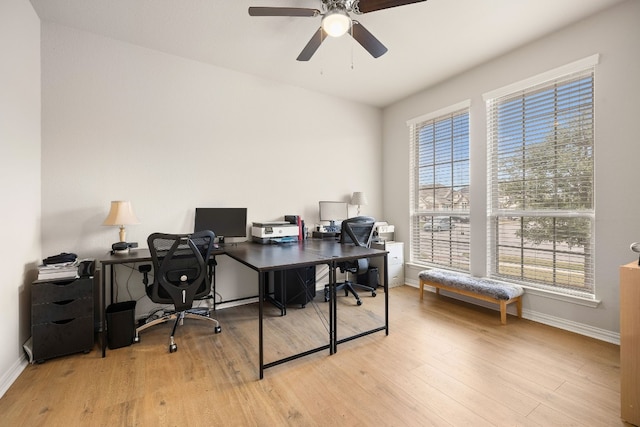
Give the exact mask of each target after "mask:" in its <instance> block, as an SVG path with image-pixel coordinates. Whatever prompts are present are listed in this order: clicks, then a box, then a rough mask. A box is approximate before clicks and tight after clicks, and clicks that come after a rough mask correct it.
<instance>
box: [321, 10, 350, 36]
mask: <svg viewBox="0 0 640 427" xmlns="http://www.w3.org/2000/svg"><path fill="white" fill-rule="evenodd" d="M321 25H322V29H323V30H324V31H325V32H326V33H327V34H329V35H330V36H331V37H340V36H342V35H343V34H345V33H346V32H347V31H348V30H349V26H350V25H351V18H349V15H347V12H346V11H345V10H344V9H341V8H338V7H336V8H335V9H333V10H331V11H329V12H327V14H326V15H325V16H324V18H322V23H321Z"/></svg>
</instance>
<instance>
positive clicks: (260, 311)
mask: <svg viewBox="0 0 640 427" xmlns="http://www.w3.org/2000/svg"><path fill="white" fill-rule="evenodd" d="M265 274H268V273H259V274H258V358H259V359H260V361H259V365H260V379H262V378H264V351H263V350H264V347H263V346H264V342H263V339H262V338H263V337H262V332H263V331H262V316H263V308H264V307H263V306H264V285H265V282H266V280H264V276H265Z"/></svg>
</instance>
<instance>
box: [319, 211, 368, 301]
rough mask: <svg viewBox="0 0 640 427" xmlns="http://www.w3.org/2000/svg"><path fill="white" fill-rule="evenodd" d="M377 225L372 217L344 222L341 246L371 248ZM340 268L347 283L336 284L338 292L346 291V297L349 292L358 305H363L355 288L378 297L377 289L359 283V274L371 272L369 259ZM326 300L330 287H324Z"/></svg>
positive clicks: (344, 264) (361, 217) (347, 263)
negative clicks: (351, 245) (353, 277)
mask: <svg viewBox="0 0 640 427" xmlns="http://www.w3.org/2000/svg"><path fill="white" fill-rule="evenodd" d="M374 225H375V219H373V218H372V217H370V216H356V217H353V218H348V219H345V220H344V221H342V226H341V228H340V244H355V245H357V246H362V247H366V248H368V247H370V246H371V238H372V237H373V229H374ZM338 268H339V269H340V272H342V273H346V274H347V275H346V278H345V281H344V282H342V283H338V284H336V292H337V291H339V290H344V296H348V295H349V292H351V293H352V294H353V296H354V297H355V298H356V303H357V304H358V305H362V301H361V300H360V296H359V295H358V293H357V292H356V290H355V288H358V289H363V290H365V291H367V292H371V296H372V297H375V296H376V290H375V288H372V287H371V286H367V285H363V284H360V283H358V282H357V277H358V275H359V274H364V273H366V272H367V271H368V270H369V259H368V258H363V259H357V260H353V261H347V262H339V263H338ZM349 275H351V276H355V281H354V280H349ZM324 300H325V301H329V286H328V285H327V286H325V287H324Z"/></svg>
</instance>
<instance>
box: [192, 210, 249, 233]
mask: <svg viewBox="0 0 640 427" xmlns="http://www.w3.org/2000/svg"><path fill="white" fill-rule="evenodd" d="M202 230H211V231H213V232H214V233H215V235H216V237H218V238H225V237H244V238H246V237H247V208H196V216H195V226H194V231H202ZM223 240H224V239H223Z"/></svg>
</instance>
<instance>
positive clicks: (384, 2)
mask: <svg viewBox="0 0 640 427" xmlns="http://www.w3.org/2000/svg"><path fill="white" fill-rule="evenodd" d="M423 1H427V0H360V1H356V2H355V4H354V5H353V11H354V12H355V13H359V14H361V13H369V12H375V11H376V10H382V9H390V8H392V7H397V6H405V5H407V4H413V3H420V2H423Z"/></svg>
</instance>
